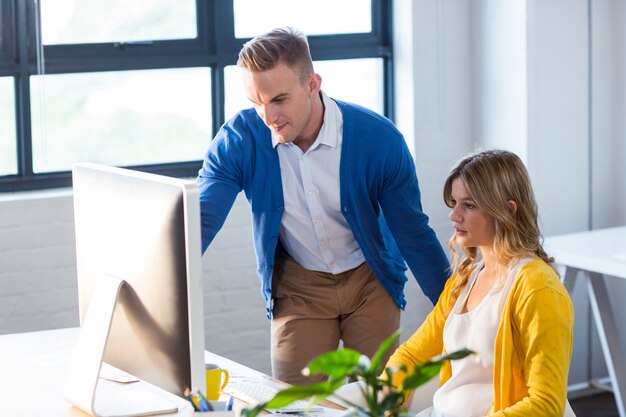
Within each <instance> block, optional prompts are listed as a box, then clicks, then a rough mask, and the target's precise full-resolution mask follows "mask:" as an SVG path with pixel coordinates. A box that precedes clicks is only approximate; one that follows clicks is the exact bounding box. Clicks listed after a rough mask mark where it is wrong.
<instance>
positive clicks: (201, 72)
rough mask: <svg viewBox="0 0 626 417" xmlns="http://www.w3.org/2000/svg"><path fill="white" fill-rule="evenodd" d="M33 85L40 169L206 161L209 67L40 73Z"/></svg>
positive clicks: (36, 161)
mask: <svg viewBox="0 0 626 417" xmlns="http://www.w3.org/2000/svg"><path fill="white" fill-rule="evenodd" d="M31 91H32V124H33V170H34V171H35V172H50V171H60V170H69V169H70V168H71V165H72V163H74V162H81V161H85V162H87V161H90V162H99V163H104V164H112V165H139V164H154V163H164V162H180V161H189V160H199V159H202V154H203V153H204V151H205V148H206V146H207V143H208V141H209V140H210V138H211V133H212V120H211V74H210V69H209V68H189V69H175V70H174V69H172V70H148V71H123V72H100V73H89V74H60V75H43V76H33V77H31Z"/></svg>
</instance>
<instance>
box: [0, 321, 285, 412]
mask: <svg viewBox="0 0 626 417" xmlns="http://www.w3.org/2000/svg"><path fill="white" fill-rule="evenodd" d="M79 330H80V329H79V328H70V329H58V330H48V331H41V332H31V333H19V334H10V335H0V416H2V417H5V416H6V417H9V416H11V417H22V416H24V417H89V415H88V414H86V413H84V412H82V411H81V410H79V409H78V408H77V407H74V406H72V405H71V404H70V403H68V402H67V401H65V399H64V398H63V392H62V390H63V382H64V380H65V376H66V372H67V369H68V367H69V364H70V361H71V358H72V356H73V353H74V347H75V345H76V341H77V340H78V335H79ZM205 362H207V363H216V364H218V365H220V366H221V367H223V368H225V369H228V371H229V373H230V377H231V379H233V380H236V379H237V378H244V377H245V378H254V379H257V378H260V379H267V380H268V381H273V382H274V383H276V381H275V380H274V379H273V378H271V377H269V376H267V375H265V374H262V373H260V372H258V371H255V370H253V369H251V368H248V367H247V366H244V365H241V364H239V363H237V362H234V361H231V360H229V359H226V358H224V357H222V356H219V355H216V354H213V353H210V352H205ZM101 383H102V382H101ZM150 389H153V390H157V391H160V390H159V389H158V388H156V387H150ZM166 395H168V396H169V397H171V399H172V400H173V401H176V402H177V403H178V404H179V411H178V413H173V414H163V416H166V417H167V416H169V417H173V416H176V417H180V416H183V417H186V416H189V417H191V416H193V408H192V407H191V406H190V405H189V404H188V403H187V401H185V400H183V399H182V398H178V397H176V396H173V395H169V394H166Z"/></svg>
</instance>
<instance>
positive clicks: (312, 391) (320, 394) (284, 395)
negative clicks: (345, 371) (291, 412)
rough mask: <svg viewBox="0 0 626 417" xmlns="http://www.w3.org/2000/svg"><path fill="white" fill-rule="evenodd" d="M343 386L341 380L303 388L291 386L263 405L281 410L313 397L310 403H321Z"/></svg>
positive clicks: (318, 383)
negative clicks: (293, 403) (295, 402)
mask: <svg viewBox="0 0 626 417" xmlns="http://www.w3.org/2000/svg"><path fill="white" fill-rule="evenodd" d="M342 384H343V380H341V379H337V380H330V381H323V382H317V383H315V384H311V385H305V386H297V385H295V386H292V387H289V388H285V389H284V390H282V391H279V392H278V393H276V395H275V396H274V398H272V399H271V400H269V401H267V402H266V403H265V407H266V408H270V409H271V408H281V407H284V406H286V405H289V404H291V403H292V402H294V401H297V400H303V399H307V398H311V397H315V398H314V399H313V401H312V403H313V402H315V401H321V400H323V399H324V398H326V397H328V396H329V395H331V394H332V393H333V392H335V390H336V389H337V388H339V387H340V386H341V385H342Z"/></svg>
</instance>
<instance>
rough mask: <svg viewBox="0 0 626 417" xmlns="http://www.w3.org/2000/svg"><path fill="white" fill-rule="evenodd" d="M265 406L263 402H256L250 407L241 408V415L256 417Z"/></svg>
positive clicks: (243, 416)
mask: <svg viewBox="0 0 626 417" xmlns="http://www.w3.org/2000/svg"><path fill="white" fill-rule="evenodd" d="M263 408H265V403H261V404H257V405H256V406H254V407H252V408H244V409H242V410H241V415H242V417H256V416H258V415H259V413H261V412H262V411H263Z"/></svg>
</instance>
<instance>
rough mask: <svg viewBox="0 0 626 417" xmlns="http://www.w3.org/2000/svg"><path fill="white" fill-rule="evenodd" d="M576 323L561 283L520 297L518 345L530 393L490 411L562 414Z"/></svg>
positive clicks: (516, 323)
mask: <svg viewBox="0 0 626 417" xmlns="http://www.w3.org/2000/svg"><path fill="white" fill-rule="evenodd" d="M559 287H560V288H559ZM573 324H574V311H573V307H572V303H571V300H570V298H569V296H568V294H567V292H566V290H565V289H564V288H563V287H562V286H560V285H550V284H547V285H545V286H544V287H543V288H540V289H537V290H534V291H532V292H530V294H529V295H528V296H527V297H524V298H522V299H520V300H518V302H517V303H516V307H515V308H514V317H513V326H514V327H515V333H516V335H517V336H518V340H517V343H515V348H516V350H519V352H518V354H519V356H520V360H521V361H522V363H523V367H524V369H523V378H524V381H525V384H526V387H525V389H526V390H527V395H526V396H524V397H523V398H522V399H521V400H519V401H517V402H516V403H514V404H512V405H511V406H510V407H507V408H505V409H503V410H501V411H499V412H496V413H494V414H490V415H493V416H498V417H505V416H507V417H510V416H530V415H533V416H546V417H550V416H555V417H556V416H559V417H561V416H563V412H564V408H565V401H566V395H567V375H568V371H569V365H570V359H571V354H572V330H573Z"/></svg>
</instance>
